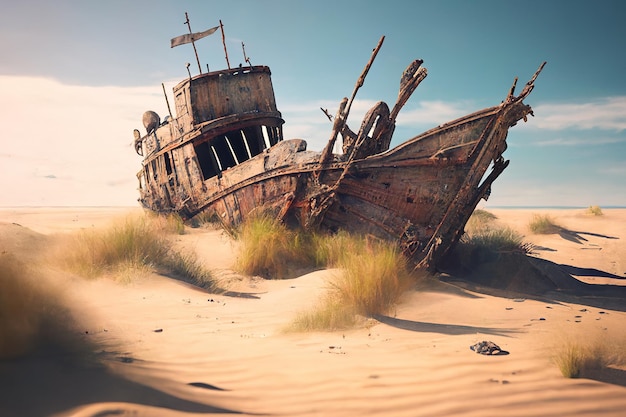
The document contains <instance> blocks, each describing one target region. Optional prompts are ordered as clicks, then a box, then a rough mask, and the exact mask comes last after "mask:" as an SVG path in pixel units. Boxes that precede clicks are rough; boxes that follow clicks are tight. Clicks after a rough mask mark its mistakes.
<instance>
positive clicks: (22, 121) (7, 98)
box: [0, 0, 626, 207]
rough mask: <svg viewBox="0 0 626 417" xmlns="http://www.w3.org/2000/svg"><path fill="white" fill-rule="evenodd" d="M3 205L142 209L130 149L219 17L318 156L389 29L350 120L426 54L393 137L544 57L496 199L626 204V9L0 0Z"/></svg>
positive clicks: (218, 47)
mask: <svg viewBox="0 0 626 417" xmlns="http://www.w3.org/2000/svg"><path fill="white" fill-rule="evenodd" d="M0 6H1V8H2V14H1V15H0V34H1V39H2V42H0V92H1V93H0V97H2V100H1V101H0V110H1V111H0V126H2V129H1V130H0V141H1V142H0V143H1V144H2V147H1V148H0V187H1V188H2V189H3V192H2V193H0V206H20V205H44V206H45V205H134V204H136V198H137V191H136V188H137V181H136V178H135V173H136V172H137V171H138V170H139V169H140V166H141V159H140V157H139V156H137V155H136V154H135V153H134V150H133V148H132V147H131V146H130V143H131V141H132V130H133V129H134V128H141V129H142V130H143V128H142V125H141V115H142V114H143V112H144V111H145V110H148V109H151V110H155V111H157V112H158V113H160V114H161V115H164V114H166V112H167V107H166V104H165V100H164V98H163V91H162V88H161V83H162V82H163V83H165V85H166V89H167V91H168V94H170V100H171V87H172V86H173V85H174V84H175V83H176V82H177V81H179V80H180V79H182V78H184V77H186V74H187V70H186V69H185V63H186V62H190V63H191V64H192V65H191V67H190V69H191V71H192V74H195V73H197V65H196V63H195V57H194V54H193V49H192V47H191V45H182V46H179V47H176V48H173V49H171V48H170V47H169V41H170V39H171V38H172V37H175V36H177V35H181V34H184V33H186V32H187V27H186V26H185V25H184V24H183V23H184V15H185V12H188V13H189V16H190V20H191V25H192V26H191V27H192V29H193V30H194V31H201V30H205V29H208V28H210V27H213V26H216V25H217V24H218V23H219V20H220V19H221V20H222V22H223V23H224V28H225V34H226V44H227V47H228V52H229V58H230V62H231V65H232V66H236V65H238V64H239V63H241V62H243V55H242V52H241V43H242V42H244V43H245V45H246V52H247V55H248V56H249V57H250V59H251V61H252V63H253V64H255V65H268V66H270V67H271V69H272V77H273V82H274V88H275V92H276V100H277V104H278V106H279V109H280V110H281V111H282V113H283V117H284V119H285V120H286V124H285V129H284V130H285V136H286V138H291V137H300V138H303V139H307V140H308V142H309V148H310V149H314V150H320V149H321V148H322V147H323V145H324V144H325V143H326V141H327V139H328V137H329V134H330V128H331V126H330V123H329V122H328V120H327V119H326V117H325V116H324V115H323V113H322V112H321V111H320V110H319V108H320V107H324V108H327V109H328V110H329V112H330V113H332V114H334V113H335V111H336V109H337V106H338V104H339V101H340V100H341V98H342V97H344V96H349V95H350V94H351V92H352V89H353V87H354V83H355V82H356V79H357V78H358V76H359V75H360V73H361V71H362V69H363V67H364V65H365V64H366V62H367V60H368V59H369V56H370V53H371V51H372V49H373V48H374V46H375V45H376V43H377V42H378V39H379V38H380V37H381V36H382V35H385V37H386V39H385V42H384V45H383V47H382V50H381V51H380V53H379V54H378V57H377V58H376V61H375V62H374V65H373V66H372V69H371V70H370V72H369V75H368V77H367V79H366V81H365V85H364V86H363V87H362V88H361V90H360V91H359V93H358V95H357V101H356V102H355V104H354V105H353V109H352V112H351V115H350V118H349V124H350V125H352V126H353V127H355V128H356V127H357V126H358V125H359V124H360V122H361V117H362V115H363V114H364V113H365V112H366V111H367V109H368V108H369V107H371V106H372V105H373V104H374V103H375V102H377V101H379V100H383V101H386V102H387V103H389V104H390V105H393V103H394V102H395V99H396V96H397V92H398V85H399V78H400V75H401V73H402V71H403V70H404V68H405V67H406V66H407V65H408V64H409V63H410V62H411V61H412V60H413V59H416V58H421V59H423V60H424V66H425V67H426V68H428V72H429V75H428V77H427V78H426V80H425V81H424V82H423V83H422V84H421V85H420V87H419V88H418V89H417V91H416V92H415V93H414V95H413V97H412V98H411V100H409V102H408V103H407V105H406V106H405V107H404V109H403V112H402V113H401V115H400V117H399V118H398V128H397V130H396V134H395V136H394V140H393V141H392V146H394V145H397V144H399V143H401V142H402V141H404V140H406V139H408V138H410V137H412V136H415V135H417V134H419V133H421V132H423V131H424V130H427V129H429V128H431V127H434V126H436V125H438V124H440V123H443V122H446V121H449V120H451V119H454V118H456V117H460V116H462V115H464V114H467V113H470V112H473V111H475V110H479V109H482V108H484V107H488V106H492V105H496V104H498V103H499V102H500V101H501V100H502V99H503V98H504V97H505V96H506V93H507V91H508V89H509V88H510V86H511V83H512V81H513V79H514V77H516V76H518V77H519V79H520V80H519V85H520V86H522V85H523V84H524V83H525V82H526V81H527V80H528V78H530V77H531V76H532V74H533V73H534V71H535V70H536V69H537V67H538V66H539V65H540V63H541V62H543V61H544V60H545V61H548V64H547V66H546V67H545V69H544V71H543V72H542V74H541V75H540V76H539V78H538V79H537V81H536V83H535V85H536V87H535V90H534V91H533V93H532V94H531V95H530V97H529V98H527V99H526V102H527V103H528V104H530V105H531V106H533V109H534V112H535V117H534V118H530V119H529V121H528V123H521V122H520V124H519V125H518V126H516V127H514V128H512V129H511V130H510V132H509V139H508V144H509V148H508V150H507V151H506V152H505V154H504V156H505V157H506V158H507V159H510V160H511V164H510V166H509V168H507V169H506V170H505V172H504V173H503V174H502V176H501V177H500V178H499V179H498V180H497V181H496V182H495V184H494V186H493V190H492V195H491V198H490V200H489V202H488V204H487V206H507V205H510V206H587V205H600V206H602V207H608V206H626V164H625V163H624V159H625V157H626V76H625V74H626V48H625V47H624V45H623V43H624V40H625V39H626V25H624V24H623V22H622V20H623V18H624V16H626V2H622V1H606V0H604V1H603V0H600V1H596V2H590V1H575V0H574V1H567V0H563V1H535V0H527V1H524V2H513V1H502V0H500V1H495V0H494V1H486V0H474V1H456V0H455V1H452V0H439V1H394V0H388V1H386V2H380V1H356V0H355V1H341V0H335V1H327V0H318V1H297V0H292V1H288V0H283V1H277V0H265V1H263V0H256V1H251V0H239V1H236V2H229V1H212V0H204V1H145V0H139V1H122V0H108V1H106V2H104V1H97V2H96V1H86V0H83V1H67V0H57V1H43V0H42V1H28V0H26V1H19V2H18V1H8V0H0ZM197 48H198V53H199V56H200V60H201V63H202V66H203V68H206V65H207V64H208V65H209V68H210V69H221V68H223V67H224V66H225V59H224V50H223V47H222V43H221V35H220V32H219V31H218V32H216V33H215V34H214V35H212V36H209V37H207V38H205V39H202V40H200V41H198V42H197Z"/></svg>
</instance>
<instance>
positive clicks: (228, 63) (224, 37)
mask: <svg viewBox="0 0 626 417" xmlns="http://www.w3.org/2000/svg"><path fill="white" fill-rule="evenodd" d="M220 29H221V30H222V45H224V55H225V56H226V65H227V66H228V69H230V62H229V61H228V51H227V50H226V36H224V24H223V23H222V19H220ZM194 48H195V47H194ZM198 65H199V64H198ZM200 72H202V71H200Z"/></svg>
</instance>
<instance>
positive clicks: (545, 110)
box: [532, 96, 626, 132]
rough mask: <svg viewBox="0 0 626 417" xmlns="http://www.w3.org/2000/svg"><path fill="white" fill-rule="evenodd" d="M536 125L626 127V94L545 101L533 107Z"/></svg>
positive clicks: (593, 127)
mask: <svg viewBox="0 0 626 417" xmlns="http://www.w3.org/2000/svg"><path fill="white" fill-rule="evenodd" d="M533 110H534V113H535V115H536V117H535V120H534V121H533V123H532V125H533V126H532V127H533V128H538V129H549V130H561V129H572V128H576V129H602V130H612V131H618V132H621V131H623V130H625V129H626V97H625V96H618V97H607V98H602V99H597V100H594V101H589V102H581V103H545V104H539V105H536V106H533Z"/></svg>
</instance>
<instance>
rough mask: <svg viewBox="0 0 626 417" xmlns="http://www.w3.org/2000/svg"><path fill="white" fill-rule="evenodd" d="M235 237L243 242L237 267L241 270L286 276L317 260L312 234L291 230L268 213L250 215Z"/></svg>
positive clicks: (272, 276)
mask: <svg viewBox="0 0 626 417" xmlns="http://www.w3.org/2000/svg"><path fill="white" fill-rule="evenodd" d="M235 237H236V239H237V240H238V241H239V242H240V249H239V256H238V258H237V261H236V263H235V269H236V270H237V271H238V272H240V273H242V274H246V275H257V276H262V277H264V278H274V279H283V278H288V277H290V275H292V274H293V273H294V271H295V270H298V269H301V268H303V267H312V266H314V265H315V263H316V262H315V259H314V256H315V255H314V253H313V251H312V240H311V239H312V238H311V235H310V234H307V233H304V232H302V231H296V230H291V229H289V228H288V227H287V226H285V225H284V224H283V223H282V222H281V221H280V220H278V219H277V218H276V217H275V216H271V215H269V214H259V215H257V216H255V217H254V218H250V219H248V220H247V221H246V222H244V223H243V224H242V225H241V226H240V227H239V228H238V230H236V232H235Z"/></svg>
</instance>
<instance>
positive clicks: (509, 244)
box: [461, 226, 529, 253]
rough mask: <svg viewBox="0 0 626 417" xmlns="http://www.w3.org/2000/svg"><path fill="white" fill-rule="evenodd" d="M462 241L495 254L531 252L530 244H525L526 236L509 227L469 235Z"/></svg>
mask: <svg viewBox="0 0 626 417" xmlns="http://www.w3.org/2000/svg"><path fill="white" fill-rule="evenodd" d="M461 241H462V242H463V243H465V244H467V245H470V246H474V247H481V248H484V249H487V250H490V251H493V252H522V253H528V252H529V246H528V244H526V243H524V236H523V235H522V234H521V233H519V232H518V231H516V230H514V229H512V228H511V227H509V226H499V227H495V228H489V229H485V230H483V231H481V232H480V233H472V234H469V233H468V234H466V235H464V236H463V237H462V238H461Z"/></svg>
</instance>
